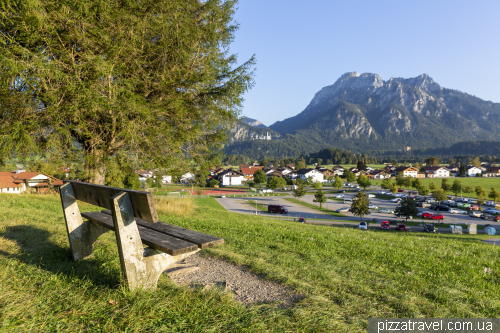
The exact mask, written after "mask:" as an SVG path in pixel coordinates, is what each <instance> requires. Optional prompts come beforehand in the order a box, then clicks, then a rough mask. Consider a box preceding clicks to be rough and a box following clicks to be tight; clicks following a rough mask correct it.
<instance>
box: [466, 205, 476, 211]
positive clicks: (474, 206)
mask: <svg viewBox="0 0 500 333" xmlns="http://www.w3.org/2000/svg"><path fill="white" fill-rule="evenodd" d="M467 209H468V210H479V206H478V205H472V206H470V207H467Z"/></svg>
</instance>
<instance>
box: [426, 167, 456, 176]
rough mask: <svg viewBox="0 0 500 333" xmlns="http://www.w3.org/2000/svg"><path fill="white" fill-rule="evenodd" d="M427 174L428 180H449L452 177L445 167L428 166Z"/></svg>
mask: <svg viewBox="0 0 500 333" xmlns="http://www.w3.org/2000/svg"><path fill="white" fill-rule="evenodd" d="M425 173H426V175H427V178H448V177H450V170H448V169H447V168H445V167H443V166H426V167H425Z"/></svg>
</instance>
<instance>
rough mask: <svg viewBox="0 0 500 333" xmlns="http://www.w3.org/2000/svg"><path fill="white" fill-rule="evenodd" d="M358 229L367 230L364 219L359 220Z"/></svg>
mask: <svg viewBox="0 0 500 333" xmlns="http://www.w3.org/2000/svg"><path fill="white" fill-rule="evenodd" d="M358 229H361V230H368V226H367V225H366V222H364V221H361V222H359V224H358Z"/></svg>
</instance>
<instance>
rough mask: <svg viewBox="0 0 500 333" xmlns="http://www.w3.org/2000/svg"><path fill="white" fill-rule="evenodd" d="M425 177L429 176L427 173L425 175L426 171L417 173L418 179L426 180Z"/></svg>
mask: <svg viewBox="0 0 500 333" xmlns="http://www.w3.org/2000/svg"><path fill="white" fill-rule="evenodd" d="M425 176H427V175H426V173H425V171H419V172H417V178H425Z"/></svg>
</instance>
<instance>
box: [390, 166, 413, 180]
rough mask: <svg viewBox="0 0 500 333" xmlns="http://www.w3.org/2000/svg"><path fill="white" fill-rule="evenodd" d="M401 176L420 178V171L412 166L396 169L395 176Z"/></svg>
mask: <svg viewBox="0 0 500 333" xmlns="http://www.w3.org/2000/svg"><path fill="white" fill-rule="evenodd" d="M399 174H401V175H402V176H403V177H413V178H418V170H417V169H416V168H414V167H411V166H410V167H407V166H402V167H397V168H395V169H394V175H395V176H397V175H399Z"/></svg>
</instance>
